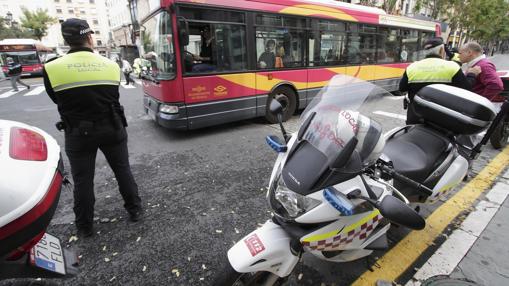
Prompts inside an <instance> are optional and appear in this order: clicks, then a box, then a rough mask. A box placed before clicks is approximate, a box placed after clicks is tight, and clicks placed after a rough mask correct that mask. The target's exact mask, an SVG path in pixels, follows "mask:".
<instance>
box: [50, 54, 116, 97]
mask: <svg viewBox="0 0 509 286" xmlns="http://www.w3.org/2000/svg"><path fill="white" fill-rule="evenodd" d="M44 69H45V70H46V73H47V74H48V78H49V81H50V83H51V87H52V88H53V90H54V91H55V93H58V92H60V91H64V90H68V89H71V88H76V87H84V86H92V85H119V84H120V68H119V66H118V65H117V64H116V63H115V62H113V61H111V60H109V59H107V58H105V57H103V56H101V55H98V54H95V53H92V52H88V51H80V52H74V53H70V54H67V55H65V56H63V57H61V58H58V59H56V60H53V61H51V62H48V63H46V64H45V65H44Z"/></svg>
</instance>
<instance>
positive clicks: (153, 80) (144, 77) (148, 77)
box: [141, 73, 159, 84]
mask: <svg viewBox="0 0 509 286" xmlns="http://www.w3.org/2000/svg"><path fill="white" fill-rule="evenodd" d="M141 78H142V79H146V80H149V81H151V82H153V83H155V84H159V81H158V80H157V79H156V78H155V77H153V76H151V75H150V74H144V73H142V74H141Z"/></svg>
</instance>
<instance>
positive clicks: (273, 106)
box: [269, 100, 283, 116]
mask: <svg viewBox="0 0 509 286" xmlns="http://www.w3.org/2000/svg"><path fill="white" fill-rule="evenodd" d="M269 110H270V113H272V114H273V115H275V116H277V115H279V114H281V115H282V114H283V105H281V103H280V102H279V101H277V100H271V101H270V106H269Z"/></svg>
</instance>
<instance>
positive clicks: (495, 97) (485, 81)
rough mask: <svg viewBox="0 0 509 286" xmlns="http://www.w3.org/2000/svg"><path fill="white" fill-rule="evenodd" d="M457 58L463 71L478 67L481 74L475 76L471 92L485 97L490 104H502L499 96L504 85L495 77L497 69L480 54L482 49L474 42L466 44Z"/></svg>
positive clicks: (502, 100) (501, 98)
mask: <svg viewBox="0 0 509 286" xmlns="http://www.w3.org/2000/svg"><path fill="white" fill-rule="evenodd" d="M459 53H460V55H459V58H460V60H461V62H462V63H463V65H464V68H465V69H472V68H474V67H479V68H480V70H481V72H480V73H479V74H478V76H476V78H475V83H474V85H473V87H472V91H473V92H475V93H477V94H479V95H482V96H484V97H486V98H487V99H489V100H490V101H492V102H504V100H505V98H504V97H503V96H500V95H499V94H500V92H502V91H503V90H504V84H503V83H502V80H501V79H500V77H499V76H498V75H497V68H496V67H495V65H494V64H493V63H492V62H491V61H490V60H488V59H487V58H486V57H485V56H484V55H483V53H482V47H481V46H480V45H479V44H478V43H475V42H470V43H466V44H465V45H463V46H462V47H461V49H460V51H459Z"/></svg>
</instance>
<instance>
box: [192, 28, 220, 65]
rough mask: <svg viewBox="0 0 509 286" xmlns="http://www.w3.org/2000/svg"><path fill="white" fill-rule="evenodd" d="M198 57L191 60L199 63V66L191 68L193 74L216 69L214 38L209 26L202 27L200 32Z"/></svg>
mask: <svg viewBox="0 0 509 286" xmlns="http://www.w3.org/2000/svg"><path fill="white" fill-rule="evenodd" d="M200 34H201V48H200V55H194V54H193V59H194V60H195V61H199V62H200V63H199V64H196V65H194V66H193V69H192V71H193V72H210V71H214V70H215V69H216V61H215V56H214V55H215V54H216V51H215V46H214V45H215V38H214V36H213V35H212V32H211V31H210V27H209V26H204V27H203V28H202V29H201V31H200Z"/></svg>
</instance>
